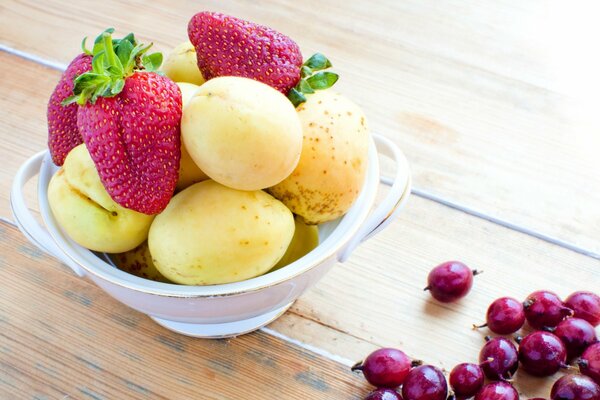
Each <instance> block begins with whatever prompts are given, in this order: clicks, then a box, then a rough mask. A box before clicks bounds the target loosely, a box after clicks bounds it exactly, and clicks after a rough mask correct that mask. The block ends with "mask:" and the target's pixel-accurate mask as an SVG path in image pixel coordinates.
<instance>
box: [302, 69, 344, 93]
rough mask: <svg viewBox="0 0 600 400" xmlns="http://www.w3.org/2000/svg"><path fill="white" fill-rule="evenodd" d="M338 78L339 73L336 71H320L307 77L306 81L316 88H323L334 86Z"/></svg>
mask: <svg viewBox="0 0 600 400" xmlns="http://www.w3.org/2000/svg"><path fill="white" fill-rule="evenodd" d="M338 79H339V75H338V74H336V73H334V72H328V71H320V72H317V73H316V74H314V75H313V76H311V77H309V78H307V79H306V82H308V84H309V85H310V87H311V88H313V89H315V90H323V89H328V88H330V87H332V86H333V85H334V84H335V83H336V82H337V80H338Z"/></svg>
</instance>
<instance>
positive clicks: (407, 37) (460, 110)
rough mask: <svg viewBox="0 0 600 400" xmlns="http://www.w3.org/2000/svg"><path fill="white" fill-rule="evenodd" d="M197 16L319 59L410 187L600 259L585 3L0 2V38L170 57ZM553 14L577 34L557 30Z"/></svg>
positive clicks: (48, 47) (599, 178)
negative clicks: (401, 154)
mask: <svg viewBox="0 0 600 400" xmlns="http://www.w3.org/2000/svg"><path fill="white" fill-rule="evenodd" d="M557 4H558V3H557ZM200 8H205V9H211V10H220V11H223V12H226V13H230V14H235V15H238V16H240V17H243V18H247V19H251V20H254V21H257V22H260V23H264V24H267V25H270V26H273V27H275V28H277V29H280V30H282V31H284V32H286V33H287V34H289V35H290V36H292V37H294V38H295V39H297V40H298V42H299V44H300V45H301V47H302V48H303V50H304V52H305V54H309V53H311V52H312V51H315V50H322V51H323V52H325V53H326V54H328V55H329V56H330V57H331V58H332V59H333V60H334V63H335V65H336V68H337V69H338V70H339V72H340V73H341V74H342V79H341V80H340V83H339V89H340V90H341V91H342V92H344V93H345V94H347V95H348V96H349V97H351V98H353V99H354V100H355V101H357V102H358V103H359V104H360V105H361V106H362V107H363V108H364V109H365V111H366V112H367V115H368V116H369V117H370V125H371V127H372V128H373V130H374V131H377V132H381V133H383V134H385V135H387V136H388V137H390V138H392V139H394V140H395V141H396V142H397V143H398V144H399V145H400V146H401V147H402V148H403V150H404V151H405V152H406V154H407V156H408V158H409V159H410V161H411V163H412V166H413V172H414V181H415V186H416V187H418V188H421V189H423V190H425V191H427V192H429V193H431V194H434V195H438V196H443V197H445V198H447V199H451V200H453V201H455V202H459V203H461V204H464V205H466V206H469V207H472V208H476V209H479V210H481V211H484V212H487V213H489V214H491V215H494V216H497V217H499V218H504V219H507V220H510V221H512V222H514V223H517V224H520V225H524V226H526V227H529V228H531V229H534V230H538V231H540V232H543V233H545V234H548V235H550V236H554V237H557V238H559V239H562V240H565V241H568V242H572V243H574V244H576V245H579V246H582V247H584V248H586V249H588V250H590V251H594V252H596V253H598V254H600V242H599V241H598V240H596V239H595V238H597V237H598V236H600V210H599V209H598V207H596V204H598V202H599V201H600V190H592V188H598V187H600V169H598V168H597V166H596V151H595V149H597V148H598V147H599V146H600V135H598V134H597V133H598V132H599V131H600V122H598V119H597V118H595V112H596V111H595V107H593V104H595V103H594V101H593V99H594V98H595V97H593V96H592V95H593V94H594V93H595V91H594V88H597V87H600V84H598V82H599V77H598V75H597V73H596V72H595V71H597V68H595V67H594V66H595V65H596V64H594V62H595V61H594V60H590V59H589V57H588V55H589V53H588V51H587V49H589V48H590V47H592V46H586V43H588V41H589V40H593V38H594V37H597V34H594V32H596V29H600V27H598V26H597V24H592V23H590V24H584V23H582V22H578V23H575V22H576V21H587V20H588V19H589V18H591V16H593V15H595V14H594V13H593V12H591V11H590V10H587V12H586V9H585V8H582V7H571V6H567V5H565V6H560V5H551V4H549V3H547V2H541V1H535V2H528V3H527V4H521V3H518V4H517V3H514V2H508V1H502V2H498V1H486V2H483V3H481V2H479V3H478V4H477V7H474V6H473V4H472V3H470V2H466V1H461V0H454V1H444V2H438V1H425V2H424V1H417V0H411V1H402V2H396V1H391V0H389V1H385V2H378V5H377V7H372V5H370V4H368V3H361V2H352V3H349V4H344V6H343V7H339V6H338V5H337V2H334V1H316V0H313V1H310V0H309V1H305V2H301V3H300V2H298V3H290V2H285V1H275V0H273V1H265V2H262V3H261V6H260V7H257V6H256V5H254V4H251V3H248V2H243V1H240V0H237V1H230V2H216V1H209V2H204V3H203V5H202V6H199V5H197V4H195V3H193V2H184V1H172V0H169V1H167V0H162V1H156V2H151V3H143V4H142V3H130V2H129V3H126V2H120V1H118V0H109V1H105V2H102V3H101V4H96V3H94V4H92V3H90V2H86V1H83V2H76V3H75V4H74V3H73V2H67V1H66V0H59V1H53V2H43V3H38V2H34V1H32V0H27V1H18V2H17V1H14V0H8V1H6V2H4V3H3V12H2V13H0V41H1V42H2V43H3V44H5V45H8V46H10V47H13V48H16V49H19V50H23V51H26V52H29V53H32V54H34V55H37V56H41V57H43V58H46V59H50V60H57V61H59V62H62V63H66V62H68V61H69V59H70V58H72V57H73V56H74V55H75V54H76V53H77V49H78V45H79V41H80V38H81V37H82V36H84V35H94V34H95V33H97V32H98V31H100V30H101V29H104V28H105V27H107V26H109V25H114V26H116V27H117V28H118V31H119V32H121V33H124V32H126V31H130V30H132V31H135V32H137V33H139V34H140V35H141V37H142V38H144V39H151V40H153V41H154V42H155V43H156V45H157V47H158V48H160V49H163V50H168V49H169V48H171V47H172V46H173V45H175V44H176V43H178V42H180V41H182V40H184V39H185V30H186V24H187V20H188V19H189V17H190V16H191V15H192V14H193V13H194V12H196V11H199V10H200ZM115 10H118V12H115ZM586 15H587V17H586ZM559 17H560V18H561V19H560V21H561V26H562V24H563V22H564V23H572V26H571V27H572V28H573V29H564V30H560V31H556V29H555V26H557V25H556V24H553V21H554V22H556V21H557V18H559ZM582 18H583V19H582ZM308 25H310V29H307V26H308ZM23 26H27V27H30V29H27V30H23V29H21V27H23ZM581 26H585V27H586V28H581ZM592 27H594V28H592ZM584 29H587V30H590V29H593V30H594V31H593V32H592V31H589V32H588V31H587V30H586V31H584ZM557 32H559V33H560V35H558V34H557ZM596 33H597V32H596ZM46 37H52V40H41V38H46ZM549 41H551V42H552V43H553V46H547V45H546V43H548V42H549ZM575 44H576V45H575ZM584 60H585V61H584ZM7 84H10V83H9V82H3V85H7ZM574 199H576V200H574Z"/></svg>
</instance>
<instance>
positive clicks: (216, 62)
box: [188, 11, 337, 105]
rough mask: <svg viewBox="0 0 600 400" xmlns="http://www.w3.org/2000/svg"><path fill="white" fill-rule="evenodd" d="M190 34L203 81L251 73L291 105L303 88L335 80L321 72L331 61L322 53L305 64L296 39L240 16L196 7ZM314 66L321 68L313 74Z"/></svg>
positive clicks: (334, 76) (308, 90)
mask: <svg viewBox="0 0 600 400" xmlns="http://www.w3.org/2000/svg"><path fill="white" fill-rule="evenodd" d="M188 36H189V39H190V41H191V42H192V44H193V45H194V48H195V49H196V57H197V61H198V68H199V69H200V71H201V72H202V76H204V78H205V79H207V80H208V79H211V78H215V77H218V76H228V75H229V76H231V75H233V76H242V77H245V78H251V79H254V80H257V81H259V82H263V83H266V84H267V85H270V86H272V87H274V88H275V89H277V90H279V91H280V92H281V93H283V94H284V95H288V97H289V98H290V100H291V101H292V103H294V105H298V104H300V103H301V102H303V101H306V98H305V97H304V96H303V94H304V93H313V92H314V90H315V89H325V88H327V87H331V86H332V85H333V84H334V83H335V81H336V80H337V74H333V73H331V72H327V71H321V70H322V69H325V68H329V67H330V66H331V63H330V62H329V60H327V59H326V58H325V57H324V56H323V55H321V54H316V55H315V56H313V57H311V58H310V59H309V60H308V61H307V62H306V63H304V64H303V63H302V53H300V48H299V47H298V45H297V44H296V42H294V41H293V40H292V39H290V38H289V37H287V36H285V35H284V34H282V33H279V32H277V31H275V30H273V29H271V28H269V27H266V26H263V25H259V24H255V23H253V22H249V21H245V20H243V19H239V18H235V17H231V16H228V15H224V14H220V13H216V12H208V11H203V12H199V13H198V14H196V15H194V16H193V17H192V19H191V20H190V22H189V23H188ZM315 57H316V58H315ZM309 61H310V63H309ZM315 61H316V62H315ZM315 71H321V72H317V74H314V75H313V72H315ZM304 78H307V79H304ZM311 78H312V82H313V83H314V85H313V84H311V82H310V81H309V79H311ZM317 81H318V82H317Z"/></svg>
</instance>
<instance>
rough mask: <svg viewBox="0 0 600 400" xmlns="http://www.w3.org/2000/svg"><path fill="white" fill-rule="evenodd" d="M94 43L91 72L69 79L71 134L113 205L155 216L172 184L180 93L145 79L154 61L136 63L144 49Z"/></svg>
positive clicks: (163, 81)
mask: <svg viewBox="0 0 600 400" xmlns="http://www.w3.org/2000/svg"><path fill="white" fill-rule="evenodd" d="M96 43H97V44H96V45H95V46H94V47H95V49H94V62H93V68H92V71H91V72H89V73H86V74H83V75H80V76H79V77H77V78H76V80H75V88H74V91H73V92H74V95H73V96H71V98H69V99H68V101H71V102H73V101H77V102H78V103H79V104H81V106H80V107H79V111H78V112H77V126H78V128H79V131H80V132H81V135H82V136H83V140H84V141H85V144H86V146H87V148H88V150H89V152H90V155H91V157H92V159H93V160H94V163H95V164H96V169H97V170H98V173H99V175H100V179H101V180H102V183H103V184H104V187H105V188H106V191H107V192H108V193H109V194H110V196H111V197H112V198H113V200H115V201H116V202H117V203H119V204H120V205H122V206H123V207H126V208H129V209H132V210H135V211H138V212H142V213H145V214H156V213H159V212H161V211H162V210H163V209H164V208H165V207H166V206H167V203H168V202H169V200H170V199H171V197H172V196H173V192H174V191H175V185H176V183H177V178H178V171H179V160H180V157H181V150H180V149H181V142H180V131H179V124H180V121H181V92H180V90H179V87H178V86H177V85H176V84H175V83H174V82H173V81H171V80H170V79H169V78H166V77H164V76H162V75H159V74H157V73H154V72H148V71H152V70H155V69H157V68H158V66H159V65H160V61H162V56H161V55H160V54H159V53H154V54H151V55H148V56H146V55H144V56H142V54H143V53H144V52H145V51H146V50H147V49H148V47H149V46H147V47H143V46H142V45H139V44H137V43H136V42H135V40H134V39H133V36H132V35H131V40H127V41H126V40H122V41H120V42H119V41H117V42H116V43H115V42H114V41H113V40H112V38H111V35H110V33H107V32H105V33H104V34H103V35H102V38H100V39H98V40H97V41H96ZM98 43H100V44H98ZM115 48H116V49H115ZM141 65H143V66H144V67H141ZM139 69H145V71H140V70H139Z"/></svg>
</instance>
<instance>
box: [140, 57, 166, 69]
mask: <svg viewBox="0 0 600 400" xmlns="http://www.w3.org/2000/svg"><path fill="white" fill-rule="evenodd" d="M162 61H163V56H162V53H152V54H148V55H144V56H143V57H142V65H144V68H145V69H146V71H149V72H153V71H156V70H157V69H158V68H160V64H162Z"/></svg>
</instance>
